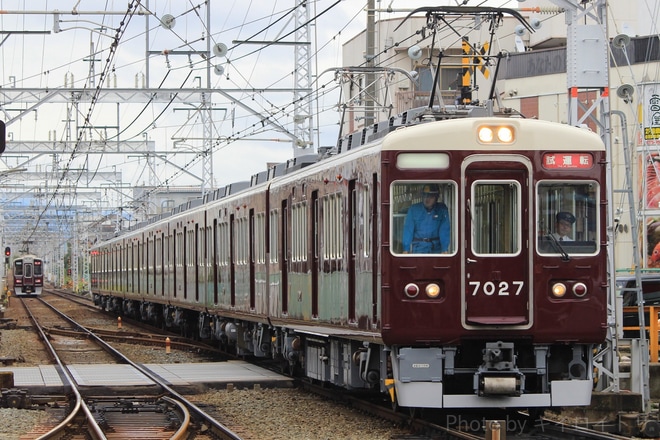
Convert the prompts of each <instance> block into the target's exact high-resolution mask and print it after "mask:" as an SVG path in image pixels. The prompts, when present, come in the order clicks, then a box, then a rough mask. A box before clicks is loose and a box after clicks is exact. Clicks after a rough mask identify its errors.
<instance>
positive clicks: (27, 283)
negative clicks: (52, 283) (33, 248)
mask: <svg viewBox="0 0 660 440" xmlns="http://www.w3.org/2000/svg"><path fill="white" fill-rule="evenodd" d="M11 279H12V285H13V294H14V295H15V296H37V295H41V291H42V290H43V286H44V265H43V260H42V259H41V258H39V257H36V256H34V255H23V256H21V257H17V258H16V259H14V261H13V262H12V263H11Z"/></svg>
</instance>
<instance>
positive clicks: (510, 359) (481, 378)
mask: <svg viewBox="0 0 660 440" xmlns="http://www.w3.org/2000/svg"><path fill="white" fill-rule="evenodd" d="M524 378H525V376H524V375H523V374H522V373H521V372H520V371H519V370H518V368H517V367H516V355H515V353H514V344H513V343H511V342H502V341H497V342H488V343H486V348H485V349H484V350H483V363H482V364H481V366H480V367H479V370H478V371H477V372H476V373H475V375H474V390H475V392H476V393H477V395H479V396H516V397H517V396H520V395H521V394H522V388H523V384H524V383H525V381H524Z"/></svg>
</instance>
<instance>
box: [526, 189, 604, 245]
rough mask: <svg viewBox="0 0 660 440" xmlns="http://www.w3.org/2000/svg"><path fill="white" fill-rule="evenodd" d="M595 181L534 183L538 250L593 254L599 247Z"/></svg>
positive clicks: (597, 204) (597, 191) (597, 192)
mask: <svg viewBox="0 0 660 440" xmlns="http://www.w3.org/2000/svg"><path fill="white" fill-rule="evenodd" d="M599 191H600V189H599V186H598V184H597V183H596V182H592V181H589V182H584V181H581V182H567V181H543V182H540V183H539V184H538V186H537V194H536V200H537V206H536V228H537V236H538V251H539V253H540V254H552V255H566V254H594V253H596V252H598V247H599V239H598V238H599V236H600V230H599V227H598V225H599V218H598V216H599V213H598V206H599V205H600V203H599V202H598V194H599Z"/></svg>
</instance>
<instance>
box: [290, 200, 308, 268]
mask: <svg viewBox="0 0 660 440" xmlns="http://www.w3.org/2000/svg"><path fill="white" fill-rule="evenodd" d="M291 217H292V218H291V241H292V243H291V260H292V261H307V232H308V231H307V202H302V203H297V204H295V205H293V207H292V208H291Z"/></svg>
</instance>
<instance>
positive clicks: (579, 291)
mask: <svg viewBox="0 0 660 440" xmlns="http://www.w3.org/2000/svg"><path fill="white" fill-rule="evenodd" d="M573 294H574V295H575V296H577V297H580V298H582V297H583V296H584V295H586V294H587V286H586V285H585V284H584V283H575V285H574V286H573Z"/></svg>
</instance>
